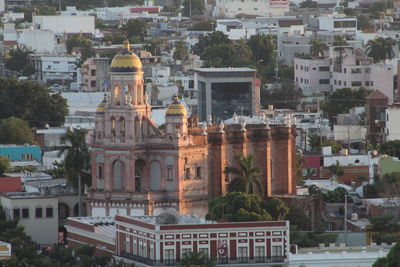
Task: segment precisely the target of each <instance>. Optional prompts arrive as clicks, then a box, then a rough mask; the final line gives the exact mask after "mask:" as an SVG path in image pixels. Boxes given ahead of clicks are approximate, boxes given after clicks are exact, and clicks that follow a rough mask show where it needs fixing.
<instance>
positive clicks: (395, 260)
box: [372, 243, 400, 267]
mask: <svg viewBox="0 0 400 267" xmlns="http://www.w3.org/2000/svg"><path fill="white" fill-rule="evenodd" d="M399 255H400V243H397V244H396V245H395V246H394V247H392V248H391V249H390V251H389V253H388V254H387V255H386V257H385V258H379V259H377V260H376V262H375V263H374V265H372V267H395V266H400V257H399Z"/></svg>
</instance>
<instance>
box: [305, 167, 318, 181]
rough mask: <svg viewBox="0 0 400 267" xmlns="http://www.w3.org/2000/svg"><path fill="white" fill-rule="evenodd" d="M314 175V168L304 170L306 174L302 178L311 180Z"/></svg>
mask: <svg viewBox="0 0 400 267" xmlns="http://www.w3.org/2000/svg"><path fill="white" fill-rule="evenodd" d="M316 173H317V172H316V170H315V169H314V168H306V173H305V174H304V177H305V178H306V179H311V178H312V177H313V176H314V175H315V174H316Z"/></svg>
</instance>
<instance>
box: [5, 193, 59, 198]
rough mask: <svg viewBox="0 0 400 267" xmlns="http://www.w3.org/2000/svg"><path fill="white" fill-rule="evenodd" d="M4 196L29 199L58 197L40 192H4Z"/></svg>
mask: <svg viewBox="0 0 400 267" xmlns="http://www.w3.org/2000/svg"><path fill="white" fill-rule="evenodd" d="M1 195H2V196H4V197H6V198H10V199H29V198H57V197H56V196H43V195H41V194H39V193H36V192H34V193H28V192H12V193H3V194H1Z"/></svg>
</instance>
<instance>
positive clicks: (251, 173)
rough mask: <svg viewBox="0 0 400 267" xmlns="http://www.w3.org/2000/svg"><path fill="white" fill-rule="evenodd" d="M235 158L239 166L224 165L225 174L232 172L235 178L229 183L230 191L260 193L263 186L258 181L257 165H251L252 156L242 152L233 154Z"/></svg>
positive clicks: (258, 170) (258, 171) (259, 173)
mask: <svg viewBox="0 0 400 267" xmlns="http://www.w3.org/2000/svg"><path fill="white" fill-rule="evenodd" d="M235 160H236V162H237V163H238V166H239V168H235V167H230V166H228V167H226V168H225V174H233V175H235V178H234V179H233V180H232V181H231V182H230V183H229V191H230V192H244V193H247V194H254V193H256V192H257V193H259V194H262V192H263V187H262V185H261V182H260V175H261V171H260V169H259V168H258V167H256V166H253V164H252V161H253V157H252V156H247V157H246V156H245V155H243V154H237V155H235Z"/></svg>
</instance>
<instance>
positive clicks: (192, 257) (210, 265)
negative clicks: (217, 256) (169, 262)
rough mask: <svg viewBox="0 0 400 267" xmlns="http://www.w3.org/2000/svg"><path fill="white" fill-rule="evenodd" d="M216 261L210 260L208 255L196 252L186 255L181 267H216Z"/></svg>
mask: <svg viewBox="0 0 400 267" xmlns="http://www.w3.org/2000/svg"><path fill="white" fill-rule="evenodd" d="M215 266H216V264H215V261H214V260H212V259H209V257H208V255H204V254H201V253H196V252H189V253H187V254H184V255H183V257H182V260H181V262H180V263H179V267H215Z"/></svg>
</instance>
